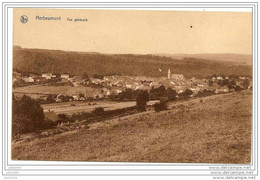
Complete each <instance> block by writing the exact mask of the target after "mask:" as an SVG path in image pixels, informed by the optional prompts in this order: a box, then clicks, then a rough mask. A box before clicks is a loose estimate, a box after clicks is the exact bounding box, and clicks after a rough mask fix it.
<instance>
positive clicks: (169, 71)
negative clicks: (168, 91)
mask: <svg viewBox="0 0 260 180" xmlns="http://www.w3.org/2000/svg"><path fill="white" fill-rule="evenodd" d="M168 79H169V80H170V79H171V69H170V68H169V70H168Z"/></svg>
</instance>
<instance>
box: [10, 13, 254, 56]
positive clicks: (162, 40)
mask: <svg viewBox="0 0 260 180" xmlns="http://www.w3.org/2000/svg"><path fill="white" fill-rule="evenodd" d="M22 15H26V16H27V17H28V22H27V23H25V24H24V23H21V21H20V17H21V16H22ZM36 16H40V17H42V16H45V17H61V20H56V21H54V20H49V21H48V20H36ZM13 17H14V24H13V25H14V31H13V41H14V42H13V44H14V45H19V46H21V47H23V48H37V49H56V50H66V51H84V52H100V53H113V54H117V53H118V54H121V53H127V54H155V53H156V54H157V53H167V54H204V53H239V54H251V53H252V13H251V12H205V11H203V12H198V11H184V12H181V11H154V10H153V11H151V10H87V9H84V10H82V9H81V10H80V9H14V16H13ZM67 18H70V19H72V21H67ZM74 19H87V21H84V22H82V21H81V22H74Z"/></svg>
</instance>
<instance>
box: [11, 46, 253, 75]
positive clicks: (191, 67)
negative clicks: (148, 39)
mask: <svg viewBox="0 0 260 180" xmlns="http://www.w3.org/2000/svg"><path fill="white" fill-rule="evenodd" d="M13 68H14V69H15V70H16V71H19V72H32V73H44V72H52V73H55V74H61V73H69V74H71V75H82V74H83V73H84V72H87V74H88V75H89V76H92V75H93V74H102V75H112V74H121V75H142V76H153V77H158V76H165V77H166V75H167V70H168V69H169V68H171V71H172V73H176V74H179V73H180V74H183V75H184V76H185V77H186V78H190V77H194V76H195V77H206V76H211V75H212V74H224V75H230V74H237V75H247V76H251V74H252V66H250V65H238V64H233V63H229V62H219V61H214V60H204V59H198V58H184V59H181V60H180V59H173V58H171V57H161V56H155V55H129V54H118V55H108V54H99V53H84V52H69V51H59V50H44V49H23V48H14V50H13ZM159 69H161V70H162V71H159Z"/></svg>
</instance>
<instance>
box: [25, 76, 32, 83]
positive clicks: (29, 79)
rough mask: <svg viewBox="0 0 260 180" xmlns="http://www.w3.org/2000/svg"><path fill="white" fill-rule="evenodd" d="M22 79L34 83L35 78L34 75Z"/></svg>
mask: <svg viewBox="0 0 260 180" xmlns="http://www.w3.org/2000/svg"><path fill="white" fill-rule="evenodd" d="M22 79H23V80H24V81H25V82H27V83H33V82H34V79H33V78H32V77H28V76H24V77H22Z"/></svg>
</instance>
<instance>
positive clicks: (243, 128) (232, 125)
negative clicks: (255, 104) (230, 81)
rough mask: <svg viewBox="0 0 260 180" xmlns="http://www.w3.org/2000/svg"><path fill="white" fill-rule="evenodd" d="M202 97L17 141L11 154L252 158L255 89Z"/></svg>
mask: <svg viewBox="0 0 260 180" xmlns="http://www.w3.org/2000/svg"><path fill="white" fill-rule="evenodd" d="M202 99H203V100H200V99H193V100H189V101H184V102H179V103H172V104H171V105H170V106H169V110H167V111H163V112H159V113H156V112H154V111H147V112H144V113H140V114H135V115H130V116H126V117H121V118H114V119H111V120H107V121H104V122H99V123H94V124H91V125H90V126H89V128H88V129H80V130H75V131H71V132H67V133H64V134H59V135H54V136H52V137H47V138H42V139H35V140H33V141H30V142H23V143H19V144H13V145H12V159H13V160H69V161H121V162H173V163H243V164H247V163H250V161H251V159H250V156H251V113H252V112H251V109H252V93H251V92H248V91H243V92H239V93H232V94H225V95H215V96H211V97H205V98H202Z"/></svg>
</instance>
